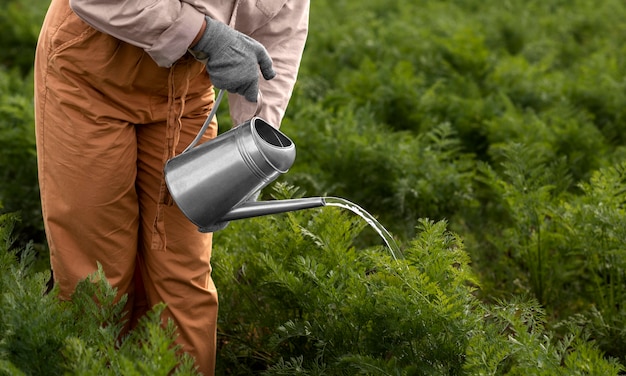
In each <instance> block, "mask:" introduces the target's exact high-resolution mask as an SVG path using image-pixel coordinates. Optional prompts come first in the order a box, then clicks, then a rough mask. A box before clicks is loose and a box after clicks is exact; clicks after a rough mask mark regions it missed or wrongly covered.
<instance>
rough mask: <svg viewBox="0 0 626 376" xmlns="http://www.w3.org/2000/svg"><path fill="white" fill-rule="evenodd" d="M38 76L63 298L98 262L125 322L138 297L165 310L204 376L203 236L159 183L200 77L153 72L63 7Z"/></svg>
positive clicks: (206, 288) (51, 26)
mask: <svg viewBox="0 0 626 376" xmlns="http://www.w3.org/2000/svg"><path fill="white" fill-rule="evenodd" d="M35 72H36V73H35V74H36V76H35V105H36V128H37V153H38V162H39V179H40V189H41V199H42V209H43V213H44V224H45V228H46V234H47V237H48V243H49V246H50V260H51V264H52V269H53V272H54V277H55V283H56V284H57V285H58V286H59V288H60V297H61V298H62V299H69V297H70V296H71V294H72V292H73V291H74V288H75V286H76V284H77V283H78V281H80V280H81V279H84V278H85V277H86V276H87V275H89V274H91V273H93V272H94V271H95V270H96V268H97V266H96V265H97V263H98V262H99V263H100V264H102V266H103V268H104V271H105V273H106V275H107V278H108V279H109V281H110V283H111V284H112V285H113V286H114V287H116V288H118V291H119V294H120V295H121V294H128V295H129V302H128V303H127V309H128V311H129V314H130V315H131V316H132V315H133V312H132V311H133V310H135V311H139V312H142V308H141V307H140V305H141V302H142V301H143V300H144V299H142V295H145V297H146V298H147V302H148V304H149V305H154V304H156V303H158V302H165V303H167V309H166V311H165V312H164V319H165V318H172V319H174V321H175V323H176V324H177V325H178V327H179V333H180V336H179V337H178V339H177V341H178V343H179V344H181V345H183V350H184V351H187V352H189V353H190V354H191V355H193V356H194V357H195V359H196V362H197V365H198V367H199V369H200V370H201V371H202V372H203V373H204V374H206V375H211V374H213V372H214V371H213V369H214V362H215V342H216V339H215V337H216V320H217V293H216V291H215V286H214V285H213V282H212V280H211V276H210V272H211V267H210V256H211V234H202V233H200V232H198V231H197V228H196V227H195V226H194V225H193V224H191V223H190V222H189V221H188V220H187V219H186V218H185V217H184V216H183V214H182V213H181V212H180V211H179V210H178V208H177V207H176V206H175V205H172V204H171V202H170V201H171V200H170V199H169V196H168V195H167V191H166V189H165V185H164V181H163V166H164V162H165V161H166V160H167V158H169V157H171V156H172V155H173V154H174V149H177V150H178V152H180V151H181V150H182V149H184V147H185V146H186V145H187V144H188V143H189V142H191V140H192V139H193V137H194V136H195V134H196V132H197V131H198V130H199V128H200V126H201V125H202V123H203V122H204V120H205V118H206V114H207V113H208V111H209V110H210V108H211V106H212V103H213V93H212V90H210V89H211V83H210V79H209V78H208V76H207V75H206V73H205V71H204V67H203V65H202V64H201V63H199V62H197V61H195V60H194V59H192V58H190V57H188V56H186V57H184V58H182V59H181V60H180V61H179V62H177V63H176V64H175V65H174V66H173V67H172V68H170V69H164V68H159V67H157V66H156V64H155V63H154V62H153V61H152V60H151V59H150V58H149V56H148V55H146V54H145V53H144V52H143V51H142V50H141V49H138V48H136V47H133V46H130V45H128V44H126V43H123V42H121V41H119V40H116V39H115V38H112V37H110V36H108V35H105V34H102V33H100V32H97V31H96V30H94V29H92V28H91V27H89V26H88V25H86V24H85V23H84V22H82V21H81V20H80V19H78V17H76V16H75V15H74V14H73V13H72V11H71V10H70V9H69V7H68V2H67V0H53V1H52V3H51V6H50V9H49V11H48V14H47V16H46V19H45V21H44V24H43V27H42V32H41V36H40V39H39V43H38V47H37V54H36V61H35ZM215 131H216V124H213V127H212V129H211V131H210V132H208V133H209V134H208V136H207V137H214V136H215ZM137 273H139V274H137ZM135 286H141V287H142V289H143V290H145V293H143V292H142V291H135V290H136V288H135Z"/></svg>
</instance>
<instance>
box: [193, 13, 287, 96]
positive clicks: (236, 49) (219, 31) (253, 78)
mask: <svg viewBox="0 0 626 376" xmlns="http://www.w3.org/2000/svg"><path fill="white" fill-rule="evenodd" d="M205 18H206V29H205V31H204V34H202V37H201V38H200V40H199V41H198V43H196V45H195V46H194V47H193V48H191V49H190V51H191V52H192V53H193V55H194V56H195V57H196V58H197V59H198V60H205V59H206V70H207V72H209V76H211V82H213V85H214V86H215V87H217V88H218V89H225V90H227V91H229V92H231V93H237V94H241V95H243V96H244V97H245V98H246V99H247V100H248V101H250V102H256V101H257V95H258V93H259V67H260V68H261V73H262V74H263V78H265V79H266V80H271V79H272V78H274V76H276V72H274V69H273V68H272V59H271V58H270V56H269V54H268V53H267V50H266V49H265V47H263V45H262V44H261V43H259V42H257V41H256V40H254V39H252V38H250V37H249V36H247V35H245V34H243V33H240V32H239V31H237V30H234V29H231V28H230V27H228V26H227V25H225V24H223V23H221V22H219V21H216V20H214V19H212V18H210V17H205Z"/></svg>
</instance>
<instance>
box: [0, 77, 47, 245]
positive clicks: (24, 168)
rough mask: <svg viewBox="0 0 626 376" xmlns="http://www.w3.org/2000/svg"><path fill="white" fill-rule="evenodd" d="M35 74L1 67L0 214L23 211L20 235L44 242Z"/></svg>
mask: <svg viewBox="0 0 626 376" xmlns="http://www.w3.org/2000/svg"><path fill="white" fill-rule="evenodd" d="M32 90H33V89H32V77H31V78H28V79H27V80H26V81H24V80H23V78H21V77H19V76H16V75H15V73H14V72H12V71H6V70H4V69H2V68H0V143H1V144H2V145H3V147H2V148H1V149H0V166H2V168H1V169H0V213H11V212H18V211H19V212H20V213H21V218H22V221H21V222H20V224H19V226H20V229H19V230H20V231H19V233H20V234H27V235H28V236H29V238H28V239H33V240H36V241H37V242H42V241H43V225H42V223H41V204H40V202H39V188H38V184H37V157H36V151H35V129H34V113H33V100H32Z"/></svg>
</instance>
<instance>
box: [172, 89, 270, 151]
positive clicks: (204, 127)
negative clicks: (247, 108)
mask: <svg viewBox="0 0 626 376" xmlns="http://www.w3.org/2000/svg"><path fill="white" fill-rule="evenodd" d="M222 97H224V90H220V91H219V92H218V93H217V98H216V99H215V102H214V103H213V108H212V109H211V112H210V113H209V116H207V119H206V120H205V121H204V124H202V128H200V130H199V131H198V134H197V135H196V138H194V139H193V141H191V143H190V144H189V146H187V147H186V148H185V150H183V153H184V152H186V151H189V149H191V148H193V147H194V146H196V145H197V144H198V142H200V140H201V139H202V136H203V135H204V132H206V130H207V128H208V127H209V125H210V124H211V120H213V117H215V113H216V112H217V108H218V107H219V106H220V102H221V101H222ZM257 98H258V100H257V107H256V111H255V112H254V116H257V115H258V114H259V112H261V106H262V103H263V95H262V94H261V92H260V91H259V94H258V97H257ZM181 154H182V153H181Z"/></svg>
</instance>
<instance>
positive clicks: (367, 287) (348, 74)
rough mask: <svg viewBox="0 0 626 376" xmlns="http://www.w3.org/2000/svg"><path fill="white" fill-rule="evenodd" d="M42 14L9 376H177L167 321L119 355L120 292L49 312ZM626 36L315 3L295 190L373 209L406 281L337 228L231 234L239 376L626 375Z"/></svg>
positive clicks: (17, 147) (4, 31)
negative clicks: (37, 135) (39, 172)
mask: <svg viewBox="0 0 626 376" xmlns="http://www.w3.org/2000/svg"><path fill="white" fill-rule="evenodd" d="M47 5H48V1H46V0H36V1H34V2H33V1H31V2H28V3H26V2H24V1H23V0H9V1H8V2H7V3H6V6H5V8H3V10H4V11H3V13H2V14H0V46H2V48H0V142H1V143H2V145H3V147H2V149H0V171H2V172H0V203H1V204H2V208H0V213H5V214H4V216H3V217H2V218H3V219H2V221H3V222H2V223H3V225H2V226H0V229H2V231H4V232H3V233H5V234H7V232H6V230H7V229H8V227H9V226H8V223H9V222H7V218H8V216H7V214H6V213H12V212H19V213H20V217H21V218H22V220H21V221H20V222H13V221H11V223H12V225H11V226H14V227H15V232H14V234H15V235H14V241H13V244H14V245H13V246H10V245H8V244H9V243H6V244H7V245H6V246H5V248H6V250H9V249H10V248H11V247H13V248H15V249H17V250H18V251H11V252H4V253H3V252H0V262H1V265H0V272H1V275H0V291H2V295H1V296H2V298H1V299H2V303H3V304H4V307H5V309H4V310H3V311H2V312H0V319H1V320H0V373H4V374H12V375H13V374H47V373H48V374H59V373H63V372H67V373H80V374H90V373H96V372H97V373H124V374H148V373H149V374H159V373H167V372H170V371H171V370H172V364H175V362H181V360H180V359H178V360H175V358H174V353H173V352H172V351H170V350H172V349H171V346H172V342H171V337H170V336H171V334H172V332H171V330H172V328H171V326H165V327H161V325H160V324H159V320H158V316H159V312H160V309H162V307H160V306H159V307H155V310H154V311H153V312H152V313H150V315H149V316H147V317H146V318H145V320H144V321H143V322H142V324H141V326H140V328H138V330H136V331H133V332H132V333H131V334H130V335H129V336H127V337H124V338H123V339H118V338H117V337H118V334H119V323H120V314H121V312H120V309H121V308H120V306H119V305H118V303H117V301H115V299H114V297H115V293H114V292H113V291H111V290H110V288H109V287H107V286H106V283H105V282H104V281H105V279H104V276H102V275H101V274H96V275H94V277H93V278H94V279H93V280H92V282H91V283H86V284H84V285H81V287H80V288H79V290H78V292H77V294H82V295H80V296H81V298H80V299H79V298H78V296H79V295H77V298H76V299H77V301H76V302H74V303H72V304H70V303H59V302H58V301H57V299H56V297H55V293H54V291H53V292H52V293H50V294H44V291H45V289H46V280H47V278H48V274H47V273H39V272H37V271H39V270H45V268H44V267H42V266H41V264H42V263H45V262H46V261H47V255H46V251H45V249H44V248H45V247H44V246H42V244H43V243H44V237H43V225H42V224H41V212H40V207H39V198H38V189H37V182H36V154H35V148H34V129H33V114H32V112H33V104H32V72H31V69H32V58H33V51H34V46H35V43H36V39H37V32H38V30H39V27H40V25H41V21H42V19H43V13H44V11H45V7H46V6H47ZM625 17H626V3H624V2H623V1H620V0H598V1H586V0H572V1H561V0H542V1H538V0H530V1H528V0H526V1H522V0H507V1H485V0H480V1H479V0H462V1H460V0H452V1H426V0H415V1H399V0H398V1H396V0H392V1H390V0H368V1H356V0H333V1H329V0H315V1H313V2H312V4H311V32H310V34H309V40H308V44H307V48H306V50H305V55H304V58H303V62H302V66H301V70H300V75H299V81H298V84H297V86H296V89H295V92H294V96H293V98H292V100H291V103H290V107H289V109H288V113H287V116H286V118H285V121H284V122H283V125H282V129H283V130H284V131H285V132H286V133H287V134H288V135H289V136H290V137H292V138H293V139H294V141H295V143H296V145H297V147H298V159H297V163H296V165H295V166H294V167H293V168H292V170H291V171H290V173H289V174H287V175H285V176H284V177H283V178H282V180H283V181H285V182H288V183H289V184H292V185H293V186H296V187H302V189H303V190H306V191H308V192H309V193H310V194H311V195H316V196H317V195H325V194H328V195H331V196H339V197H345V198H347V199H349V200H351V201H354V202H355V203H358V204H359V205H360V206H362V207H364V208H366V209H367V210H368V211H370V212H371V213H372V214H374V215H375V216H376V217H377V218H378V219H379V220H380V222H381V223H383V224H384V225H385V226H387V227H388V228H389V229H390V230H392V231H391V232H392V233H393V234H394V235H395V237H396V238H397V240H398V242H399V243H400V244H402V245H403V248H404V250H403V251H404V253H405V254H406V259H404V260H401V261H400V262H397V263H396V262H395V261H393V259H392V258H391V257H390V255H389V254H388V252H387V251H386V249H385V248H381V247H380V246H373V245H372V244H378V243H380V241H379V240H378V237H377V235H376V234H375V232H373V231H371V230H370V229H369V228H368V227H366V225H365V224H364V223H363V221H362V220H360V219H358V218H355V217H354V216H353V215H350V214H347V213H344V212H342V211H341V210H340V209H337V208H330V207H326V208H323V209H320V210H315V211H306V212H302V213H300V212H299V213H289V214H284V215H280V216H278V215H277V216H271V217H267V218H258V219H255V220H246V221H235V223H232V224H231V226H230V227H229V228H228V229H227V230H225V231H224V232H223V233H218V234H217V236H216V245H215V259H214V266H215V274H216V280H217V281H218V285H219V286H218V287H219V288H220V291H221V296H222V298H221V303H220V304H221V311H220V353H219V357H220V362H219V363H218V367H220V371H221V372H222V373H223V374H250V373H252V372H255V373H262V372H265V373H266V374H275V375H279V374H301V375H321V374H390V375H396V374H398V375H399V374H402V375H411V374H433V373H434V374H443V373H445V374H479V375H483V374H485V375H486V374H512V375H516V374H568V375H569V374H574V375H576V374H581V375H582V374H599V375H600V374H601V375H604V374H609V375H611V374H616V373H617V372H619V370H620V369H621V368H622V367H621V366H619V365H618V364H617V363H616V362H615V361H614V360H612V358H609V357H610V356H612V357H615V358H618V359H619V360H620V361H621V362H622V364H624V363H625V362H626V347H625V346H624V343H626V334H625V332H624V329H623V328H624V327H625V325H624V323H625V319H624V317H626V316H625V314H626V313H625V312H624V308H623V304H622V302H623V301H624V299H625V298H626V297H625V296H624V291H626V282H625V281H626V279H625V278H626V276H625V275H624V268H625V265H624V264H625V261H624V251H623V248H624V247H623V244H624V240H626V229H625V228H624V223H626V221H624V209H623V202H624V197H623V196H624V194H623V192H625V191H626V190H625V187H624V184H625V183H624V171H626V165H625V164H624V163H625V162H624V161H626V148H624V146H623V144H624V135H625V134H626V128H625V124H626V122H625V121H624V119H625V112H624V111H625V109H626V97H625V95H626V94H625V91H624V79H623V78H624V77H625V76H626V64H625V60H624V59H623V56H624V55H625V54H624V53H625V47H624V43H622V40H623V35H624V32H625V31H626V26H625V24H624V22H623V19H624V18H625ZM227 109H228V107H227V103H225V104H224V107H223V108H221V109H220V117H221V120H220V122H221V124H222V127H220V129H221V130H224V129H226V128H228V126H229V122H230V119H228V117H227ZM277 189H278V190H277V192H275V193H274V195H275V196H276V197H278V198H281V197H292V196H300V195H303V194H304V193H303V191H297V190H296V189H295V188H292V187H291V186H281V185H278V186H277ZM423 218H432V219H433V220H432V221H431V220H424V219H423ZM448 227H449V228H450V229H449V230H448V229H447V228H448ZM452 231H454V232H452ZM5 238H6V237H5ZM16 238H18V239H16ZM7 239H8V238H7ZM30 239H32V240H33V242H31V243H29V242H28V240H30ZM18 260H19V261H18ZM470 260H471V261H470ZM103 283H104V285H103ZM479 286H480V288H479ZM92 296H97V297H98V299H99V300H100V301H101V302H104V303H105V304H102V305H100V306H98V305H95V304H92V303H93V301H92V299H88V297H92ZM520 296H528V298H520ZM79 307H80V308H79ZM79 311H80V312H90V314H89V315H84V314H83V315H80V314H79ZM87 316H88V317H87ZM25 318H27V319H25ZM115 348H117V350H113V349H115ZM33 354H36V356H35V355H33ZM155 354H156V355H155ZM34 358H36V359H35V360H33V359H34ZM100 359H106V360H104V361H101V360H100ZM103 362H106V364H105V363H103ZM188 362H189V361H188V359H187V360H182V365H181V366H180V367H179V368H178V370H179V372H181V373H182V372H187V370H189V369H190V365H189V364H190V363H188ZM105 366H106V367H105ZM72 367H73V368H72ZM622 372H623V370H622Z"/></svg>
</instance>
